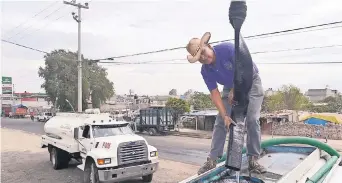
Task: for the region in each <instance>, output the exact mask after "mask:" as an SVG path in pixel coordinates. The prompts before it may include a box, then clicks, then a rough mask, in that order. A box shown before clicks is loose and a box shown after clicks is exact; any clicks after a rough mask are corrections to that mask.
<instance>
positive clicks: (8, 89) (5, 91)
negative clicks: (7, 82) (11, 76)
mask: <svg viewBox="0 0 342 183" xmlns="http://www.w3.org/2000/svg"><path fill="white" fill-rule="evenodd" d="M2 94H3V95H12V87H2Z"/></svg>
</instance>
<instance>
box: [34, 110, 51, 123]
mask: <svg viewBox="0 0 342 183" xmlns="http://www.w3.org/2000/svg"><path fill="white" fill-rule="evenodd" d="M52 117H53V115H52V113H51V112H44V113H40V114H39V115H38V116H37V121H39V122H46V121H48V120H49V119H51V118H52Z"/></svg>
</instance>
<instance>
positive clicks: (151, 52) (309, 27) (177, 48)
mask: <svg viewBox="0 0 342 183" xmlns="http://www.w3.org/2000/svg"><path fill="white" fill-rule="evenodd" d="M341 23H342V21H336V22H330V23H324V24H318V25H311V26H306V27H299V28H294V29H287V30H282V31H275V32H268V33H261V34H256V35H251V36H245V37H244V38H245V39H250V38H256V37H262V36H268V35H276V34H281V33H289V32H293V31H299V30H305V29H311V28H316V27H322V26H328V25H336V24H341ZM327 29H328V28H327ZM231 40H233V39H226V40H220V41H213V42H210V43H209V44H215V43H221V42H227V41H231ZM179 49H185V46H180V47H174V48H166V49H160V50H155V51H148V52H140V53H134V54H127V55H121V56H114V57H108V58H101V59H94V60H114V59H116V58H125V57H132V56H139V55H147V54H153V53H160V52H167V51H174V50H179Z"/></svg>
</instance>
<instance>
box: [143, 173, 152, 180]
mask: <svg viewBox="0 0 342 183" xmlns="http://www.w3.org/2000/svg"><path fill="white" fill-rule="evenodd" d="M142 179H143V182H151V181H152V179H153V174H150V175H145V176H143V177H142Z"/></svg>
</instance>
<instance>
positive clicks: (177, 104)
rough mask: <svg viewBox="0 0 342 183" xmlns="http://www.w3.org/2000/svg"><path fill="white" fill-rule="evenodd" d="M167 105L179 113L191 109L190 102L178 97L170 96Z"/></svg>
mask: <svg viewBox="0 0 342 183" xmlns="http://www.w3.org/2000/svg"><path fill="white" fill-rule="evenodd" d="M166 107H169V108H172V109H173V110H174V112H175V113H176V114H177V115H179V114H184V113H185V112H189V111H190V104H189V103H188V102H186V101H185V100H182V99H178V98H169V99H168V100H167V102H166Z"/></svg>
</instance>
